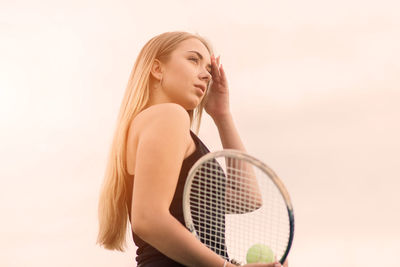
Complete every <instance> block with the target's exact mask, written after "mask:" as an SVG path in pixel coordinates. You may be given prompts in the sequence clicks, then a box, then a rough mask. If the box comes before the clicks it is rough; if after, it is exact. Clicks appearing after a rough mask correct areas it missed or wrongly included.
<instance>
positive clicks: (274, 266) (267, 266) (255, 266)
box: [243, 260, 289, 267]
mask: <svg viewBox="0 0 400 267" xmlns="http://www.w3.org/2000/svg"><path fill="white" fill-rule="evenodd" d="M243 266H245V267H281V266H283V267H288V266H289V263H288V260H285V262H284V263H283V265H282V264H281V263H280V262H279V261H276V260H275V262H271V263H250V264H245V265H243Z"/></svg>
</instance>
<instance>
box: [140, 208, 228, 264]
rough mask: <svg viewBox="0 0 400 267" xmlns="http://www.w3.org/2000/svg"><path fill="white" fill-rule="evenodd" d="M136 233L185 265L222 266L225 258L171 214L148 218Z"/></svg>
mask: <svg viewBox="0 0 400 267" xmlns="http://www.w3.org/2000/svg"><path fill="white" fill-rule="evenodd" d="M135 230H136V234H137V235H139V236H140V238H142V239H143V240H144V241H146V242H147V243H149V244H150V245H151V246H153V247H155V248H156V249H157V250H159V251H160V252H161V253H163V254H164V255H166V256H168V257H169V258H171V259H173V260H175V261H177V262H180V263H182V264H183V265H185V266H204V267H206V266H207V267H213V266H215V267H222V266H223V265H224V259H223V258H222V257H221V256H219V255H217V254H216V253H214V252H213V251H212V250H210V249H209V248H207V247H206V246H205V245H204V244H202V243H201V242H200V241H199V240H198V239H197V238H196V237H195V236H194V235H192V234H191V233H190V232H189V231H188V230H187V229H186V228H185V227H184V226H183V225H182V224H181V223H180V222H179V221H178V220H176V219H175V218H174V217H173V216H172V215H171V214H169V213H168V214H165V215H164V216H161V217H157V218H152V219H148V220H146V223H145V225H143V226H142V227H140V228H139V229H135Z"/></svg>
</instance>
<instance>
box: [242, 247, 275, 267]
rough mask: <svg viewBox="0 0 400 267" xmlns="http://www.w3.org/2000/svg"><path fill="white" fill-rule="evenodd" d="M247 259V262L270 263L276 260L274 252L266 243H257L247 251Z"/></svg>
mask: <svg viewBox="0 0 400 267" xmlns="http://www.w3.org/2000/svg"><path fill="white" fill-rule="evenodd" d="M246 260H247V263H256V262H260V263H270V262H273V261H274V253H273V252H272V249H271V248H270V247H268V246H266V245H263V244H255V245H253V246H251V248H249V250H248V251H247V256H246Z"/></svg>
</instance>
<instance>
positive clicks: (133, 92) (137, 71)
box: [96, 31, 213, 251]
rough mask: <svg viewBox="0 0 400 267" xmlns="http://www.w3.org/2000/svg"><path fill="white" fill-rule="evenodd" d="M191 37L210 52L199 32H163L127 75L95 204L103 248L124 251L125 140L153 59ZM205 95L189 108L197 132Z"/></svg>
mask: <svg viewBox="0 0 400 267" xmlns="http://www.w3.org/2000/svg"><path fill="white" fill-rule="evenodd" d="M190 38H196V39H198V40H200V41H201V42H202V43H203V44H204V45H205V46H206V48H207V50H208V51H209V52H210V54H212V53H213V52H212V48H211V46H210V44H209V43H208V41H206V40H205V39H204V38H203V37H201V36H199V35H198V34H191V33H187V32H179V31H175V32H165V33H162V34H160V35H157V36H155V37H153V38H152V39H150V40H149V41H148V42H147V43H146V44H145V45H144V47H143V48H142V50H141V51H140V53H139V55H138V57H137V59H136V62H135V64H134V66H133V69H132V71H131V74H130V76H129V81H128V84H127V86H126V89H125V95H124V97H123V100H122V104H121V107H120V111H119V115H118V119H117V125H116V126H117V127H116V130H115V132H114V138H113V141H112V145H111V148H110V151H109V157H108V162H107V167H106V172H105V177H104V181H103V185H102V189H101V193H100V199H99V206H98V219H99V232H98V236H97V242H96V243H97V244H99V245H100V246H103V247H104V248H106V249H110V250H119V251H125V246H126V232H127V227H128V218H129V212H130V208H128V204H127V203H128V189H127V183H126V181H125V179H126V176H127V175H128V172H127V166H126V165H127V163H126V143H127V142H126V141H127V135H128V130H129V126H130V124H131V122H132V120H133V119H134V118H135V116H136V115H137V114H138V113H139V112H140V111H142V110H143V108H144V107H145V106H146V104H147V103H148V101H149V90H150V86H149V84H150V70H151V66H152V63H153V62H154V60H155V59H158V60H160V61H162V62H166V61H168V59H169V56H170V54H171V53H172V52H173V51H174V50H175V49H176V47H177V46H178V45H179V44H180V43H181V42H182V41H184V40H187V39H190ZM207 91H208V90H207ZM205 98H206V96H205V97H204V98H203V100H202V101H201V103H200V104H199V105H198V107H197V108H196V109H195V110H190V111H188V113H189V116H190V122H191V124H190V126H191V127H192V125H193V121H194V117H195V120H196V131H195V132H196V133H198V131H199V128H200V123H201V117H202V112H203V109H204V99H205ZM194 113H195V116H194Z"/></svg>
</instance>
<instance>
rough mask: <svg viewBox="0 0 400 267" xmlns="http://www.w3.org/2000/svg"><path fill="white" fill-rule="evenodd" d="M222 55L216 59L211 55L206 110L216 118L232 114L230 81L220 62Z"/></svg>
mask: <svg viewBox="0 0 400 267" xmlns="http://www.w3.org/2000/svg"><path fill="white" fill-rule="evenodd" d="M219 61H220V56H218V57H217V59H215V57H214V55H211V76H212V80H211V81H210V83H211V84H210V86H209V88H208V90H209V91H208V93H207V96H206V97H207V98H206V99H205V101H206V102H205V106H204V108H205V110H206V112H207V113H208V114H209V115H210V116H211V117H212V118H213V119H214V121H215V120H218V119H220V118H222V117H224V116H225V115H229V114H230V109H229V90H228V81H227V79H226V75H225V71H224V69H223V68H222V65H221V66H220V64H219Z"/></svg>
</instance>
